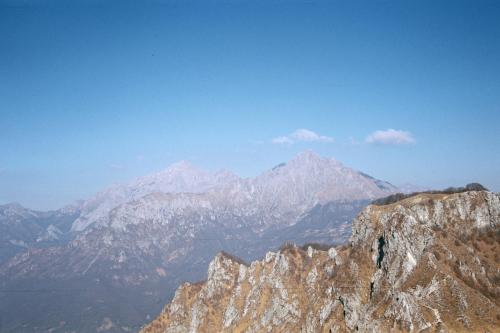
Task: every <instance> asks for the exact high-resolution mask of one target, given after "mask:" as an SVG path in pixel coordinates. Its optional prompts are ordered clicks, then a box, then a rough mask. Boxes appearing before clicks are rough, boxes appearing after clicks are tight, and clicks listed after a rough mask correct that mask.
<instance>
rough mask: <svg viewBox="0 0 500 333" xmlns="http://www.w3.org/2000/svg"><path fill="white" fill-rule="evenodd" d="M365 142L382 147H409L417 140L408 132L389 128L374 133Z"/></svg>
mask: <svg viewBox="0 0 500 333" xmlns="http://www.w3.org/2000/svg"><path fill="white" fill-rule="evenodd" d="M365 142H366V143H371V144H381V145H408V144H412V143H415V138H413V135H412V134H411V133H410V132H408V131H401V130H395V129H392V128H389V129H387V130H380V131H375V132H373V133H372V134H370V135H369V136H368V137H367V138H366V140H365Z"/></svg>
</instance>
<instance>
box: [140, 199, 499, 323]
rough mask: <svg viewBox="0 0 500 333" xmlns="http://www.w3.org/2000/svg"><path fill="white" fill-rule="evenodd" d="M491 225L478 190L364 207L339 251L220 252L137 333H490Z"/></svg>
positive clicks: (493, 215) (495, 264)
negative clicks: (251, 256)
mask: <svg viewBox="0 0 500 333" xmlns="http://www.w3.org/2000/svg"><path fill="white" fill-rule="evenodd" d="M499 224H500V195H499V194H495V193H491V192H486V191H470V192H464V193H458V194H421V195H418V196H415V197H411V198H407V199H405V200H402V201H399V202H396V203H392V204H389V205H384V206H375V205H371V206H368V207H367V208H366V209H365V210H364V211H363V212H362V213H360V214H359V215H358V217H357V218H356V219H355V220H354V224H353V233H352V236H351V239H350V244H349V245H346V246H342V247H337V248H330V249H329V250H327V251H325V250H318V249H315V248H313V247H309V248H307V249H301V248H298V247H296V246H293V245H287V246H285V247H283V248H282V249H281V250H280V251H278V252H276V253H274V252H269V253H268V254H267V255H266V257H265V259H263V260H261V261H254V262H252V263H251V264H250V265H247V264H245V263H243V262H241V261H239V260H237V259H235V258H232V257H231V256H229V255H227V254H225V253H220V254H219V255H217V256H216V257H215V259H214V260H213V261H212V262H211V264H210V268H209V272H208V278H207V280H206V281H205V282H200V283H196V284H191V283H184V284H183V285H182V286H181V287H179V289H178V290H177V292H176V293H175V297H174V299H173V300H172V302H171V303H170V304H168V305H167V306H166V307H165V309H164V310H163V311H162V313H161V314H160V315H159V316H158V317H157V318H156V319H155V320H154V321H152V322H151V323H150V324H149V325H148V326H146V327H145V328H144V329H143V330H142V332H143V333H151V332H155V333H159V332H162V333H163V332H165V333H174V332H176V333H181V332H352V331H360V332H391V331H392V332H400V331H409V332H465V331H467V332H499V331H500V268H499V263H500V258H499V253H500V244H499V243H500V230H499Z"/></svg>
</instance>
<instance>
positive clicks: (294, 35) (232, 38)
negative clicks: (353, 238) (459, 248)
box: [0, 0, 500, 209]
mask: <svg viewBox="0 0 500 333" xmlns="http://www.w3.org/2000/svg"><path fill="white" fill-rule="evenodd" d="M69 3H71V4H69ZM139 4H140V5H139ZM0 43H1V44H0V116H1V117H0V125H1V129H0V203H5V202H11V201H17V202H20V203H22V204H24V205H26V206H28V207H33V208H38V209H49V208H57V207H60V206H62V205H64V204H67V203H70V202H72V201H73V200H75V199H78V198H85V197H88V196H89V195H91V194H92V193H94V192H96V191H98V190H100V189H102V188H103V187H106V186H108V185H110V184H113V183H117V182H125V181H128V180H130V179H132V178H134V177H137V176H140V175H143V174H146V173H150V172H152V171H156V170H160V169H163V168H165V167H166V166H167V165H168V164H170V163H172V162H174V161H177V160H180V159H187V160H190V161H191V162H192V163H194V164H197V165H199V166H200V167H203V168H206V169H209V170H214V169H218V168H228V169H231V170H233V171H235V172H236V173H238V174H240V175H242V176H253V175H256V174H258V173H259V172H261V171H263V170H265V169H267V168H270V167H272V166H273V165H275V164H277V163H279V162H282V161H286V160H288V159H290V158H291V157H292V156H294V155H295V154H296V153H297V152H299V151H302V150H305V149H312V150H314V151H316V152H318V153H320V154H322V155H325V156H333V157H335V158H337V159H338V160H340V161H342V162H344V163H345V164H346V165H349V166H352V167H354V168H357V169H360V170H363V171H364V172H366V173H369V174H371V175H373V176H375V177H378V178H382V179H386V180H388V181H391V182H393V183H395V184H400V183H405V182H410V183H415V184H419V185H427V186H436V187H443V186H448V185H462V184H465V183H466V182H471V181H479V182H481V183H483V184H484V185H486V186H487V187H489V188H491V189H493V190H496V191H499V190H500V176H499V175H500V139H499V137H500V1H496V0H493V1H435V0H432V1H328V2H326V1H325V2H316V1H308V2H298V1H261V2H259V1H233V2H232V3H231V2H230V1H203V2H194V1H186V2H184V1H137V2H124V1H80V2H79V1H71V2H68V1H42V0H39V1H16V0H10V1H5V0H0ZM297 129H307V130H310V131H313V132H315V133H317V134H318V135H319V136H323V137H322V138H321V137H317V138H316V139H317V140H313V138H309V139H310V141H307V140H305V139H307V137H304V135H292V134H291V133H293V132H294V131H296V130H297ZM388 129H394V130H395V131H392V132H391V131H387V130H388ZM375 131H384V132H381V133H378V134H373V133H374V132H375ZM299 134H300V133H299ZM372 134H373V135H372ZM370 135H372V136H370ZM401 136H402V138H401ZM280 137H281V140H274V143H273V139H276V138H280ZM283 137H285V138H283ZM329 138H334V142H331V141H332V140H330V139H329ZM398 138H399V139H400V140H399V141H398ZM277 142H281V144H280V143H277Z"/></svg>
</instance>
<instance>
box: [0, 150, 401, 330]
mask: <svg viewBox="0 0 500 333" xmlns="http://www.w3.org/2000/svg"><path fill="white" fill-rule="evenodd" d="M397 191H398V188H397V187H395V186H393V185H392V184H390V183H388V182H386V181H382V180H378V179H375V178H373V177H371V176H368V175H366V174H364V173H362V172H359V171H356V170H354V169H351V168H349V167H346V166H344V165H343V164H342V163H340V162H339V161H336V160H334V159H331V158H323V157H320V156H318V155H316V154H314V153H312V152H305V153H301V154H299V155H298V156H296V157H295V158H294V159H292V160H291V161H289V162H287V163H282V164H279V165H277V166H275V167H274V168H272V169H270V170H268V171H266V172H264V173H262V174H261V175H259V176H257V177H254V178H240V177H238V176H236V175H235V174H233V173H231V172H229V171H218V172H213V173H212V172H207V171H203V170H200V169H198V168H196V167H194V166H192V165H191V164H190V163H188V162H185V161H182V162H179V163H176V164H174V165H172V166H170V167H169V168H168V169H166V170H164V171H161V172H159V173H156V174H153V175H149V176H145V177H142V178H139V179H137V180H135V181H132V182H131V183H129V184H125V185H118V186H114V187H111V188H108V189H106V190H104V191H102V192H100V193H98V194H96V195H95V196H93V197H91V198H89V199H87V200H84V201H82V202H78V203H77V204H75V205H73V206H69V207H66V208H64V209H61V210H58V211H54V212H48V213H41V212H35V211H31V210H28V209H25V208H22V207H20V206H18V205H5V206H2V207H1V209H0V227H1V228H2V231H5V233H3V234H2V239H1V241H2V244H6V245H8V246H6V247H2V251H1V253H0V260H1V261H0V280H1V282H0V288H1V289H0V297H1V299H0V300H1V302H0V311H1V312H2V313H3V314H5V316H4V318H3V319H2V322H1V323H0V325H2V326H0V327H2V328H3V329H5V330H7V331H9V330H12V331H22V332H38V331H43V330H50V331H51V332H70V331H77V332H87V331H96V330H101V331H110V332H126V331H134V330H137V329H138V328H139V327H140V326H141V325H142V324H143V323H145V322H147V321H148V320H149V319H150V318H151V316H152V315H156V314H157V313H158V312H159V311H160V310H161V307H162V304H164V303H166V302H167V301H169V300H170V299H171V297H172V296H173V294H174V291H175V288H176V287H177V285H179V284H180V283H182V282H184V281H195V280H199V279H202V278H203V277H204V276H205V272H206V268H207V266H208V264H209V263H210V260H211V258H212V257H213V256H214V255H215V254H216V253H217V252H219V251H220V250H224V251H227V252H231V253H234V254H236V255H237V256H240V257H242V258H244V259H245V260H254V259H256V258H259V257H261V256H263V255H264V254H265V253H266V251H269V250H272V249H276V248H278V247H279V246H280V245H281V244H282V243H283V242H286V241H293V242H297V243H307V242H326V243H334V244H341V243H344V242H346V241H347V239H348V237H349V235H350V232H351V221H352V219H353V218H354V217H355V216H356V214H357V213H358V212H359V211H361V209H362V208H363V207H364V206H366V205H367V204H368V203H369V202H370V201H371V200H372V199H376V198H380V197H384V196H387V195H389V194H392V193H395V192H397ZM22 308H29V309H30V311H29V314H26V313H25V312H24V311H21V309H22Z"/></svg>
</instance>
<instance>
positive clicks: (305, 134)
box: [271, 128, 335, 145]
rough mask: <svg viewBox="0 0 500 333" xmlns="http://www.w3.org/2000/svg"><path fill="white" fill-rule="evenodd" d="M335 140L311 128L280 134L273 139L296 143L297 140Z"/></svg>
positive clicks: (274, 141) (330, 141)
mask: <svg viewBox="0 0 500 333" xmlns="http://www.w3.org/2000/svg"><path fill="white" fill-rule="evenodd" d="M334 141H335V140H334V139H333V138H332V137H329V136H325V135H319V134H318V133H316V132H313V131H311V130H308V129H305V128H300V129H298V130H296V131H294V132H292V133H290V134H289V135H285V136H279V137H277V138H274V139H272V140H271V142H272V143H274V144H288V145H291V144H294V143H297V142H325V143H332V142H334Z"/></svg>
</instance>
